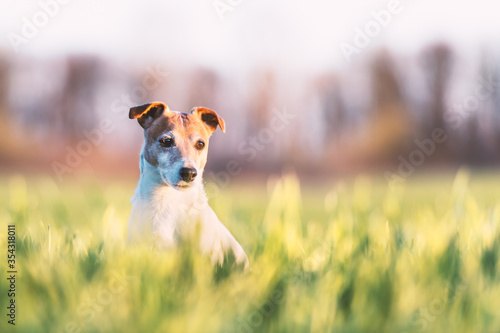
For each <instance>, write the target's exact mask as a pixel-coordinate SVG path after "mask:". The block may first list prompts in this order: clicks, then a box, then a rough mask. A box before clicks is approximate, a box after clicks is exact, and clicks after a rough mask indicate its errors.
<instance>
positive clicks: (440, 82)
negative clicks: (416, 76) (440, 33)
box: [422, 43, 453, 157]
mask: <svg viewBox="0 0 500 333" xmlns="http://www.w3.org/2000/svg"><path fill="white" fill-rule="evenodd" d="M452 60H453V54H452V50H451V48H450V47H449V46H448V45H447V44H445V43H438V44H435V45H433V46H431V47H429V48H428V49H427V50H425V51H424V53H423V58H422V64H423V67H424V73H425V78H426V79H427V87H428V92H429V96H430V97H429V101H428V103H429V104H428V105H429V107H428V110H429V114H428V115H427V117H428V119H429V120H428V122H425V124H426V125H424V128H423V131H422V135H423V136H424V137H426V138H430V137H432V131H434V129H436V128H440V129H445V128H446V126H445V120H444V114H445V111H446V94H447V92H448V90H449V83H450V76H451V69H452ZM436 151H437V152H438V154H437V155H439V156H441V157H445V156H444V155H443V154H445V153H446V152H447V149H446V145H437V147H436Z"/></svg>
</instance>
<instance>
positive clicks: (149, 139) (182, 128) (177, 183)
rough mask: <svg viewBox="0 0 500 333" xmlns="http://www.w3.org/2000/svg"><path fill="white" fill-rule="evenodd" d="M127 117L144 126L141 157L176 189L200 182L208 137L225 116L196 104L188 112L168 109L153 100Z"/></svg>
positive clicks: (134, 109)
mask: <svg viewBox="0 0 500 333" xmlns="http://www.w3.org/2000/svg"><path fill="white" fill-rule="evenodd" d="M129 118H130V119H137V120H138V121H139V124H140V125H141V126H142V128H144V140H145V145H144V151H143V153H144V158H145V159H146V161H147V162H148V163H149V164H151V165H152V166H154V167H156V168H157V169H158V171H159V173H160V176H161V178H162V179H163V181H164V182H165V183H166V184H168V185H170V186H172V187H173V188H175V189H178V190H180V189H183V188H188V187H190V186H192V185H193V184H195V183H196V182H201V175H202V173H203V169H204V168H205V164H206V162H207V149H208V139H209V138H210V135H211V134H212V133H213V132H214V131H215V130H216V129H217V126H220V128H221V130H222V131H223V132H225V124H224V120H223V119H222V118H221V117H219V116H218V115H217V113H215V112H214V111H212V110H210V109H207V108H203V107H195V108H193V109H192V110H191V112H189V113H181V112H174V111H170V110H169V109H168V107H167V106H166V105H165V104H163V103H161V102H155V103H150V104H144V105H140V106H136V107H133V108H131V109H130V112H129Z"/></svg>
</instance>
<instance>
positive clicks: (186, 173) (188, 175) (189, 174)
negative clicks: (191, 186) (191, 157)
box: [180, 168, 198, 183]
mask: <svg viewBox="0 0 500 333" xmlns="http://www.w3.org/2000/svg"><path fill="white" fill-rule="evenodd" d="M180 174H181V178H182V180H183V181H185V182H188V183H189V182H192V181H193V180H194V179H195V178H196V176H197V175H198V173H197V172H196V169H194V168H182V169H181V172H180Z"/></svg>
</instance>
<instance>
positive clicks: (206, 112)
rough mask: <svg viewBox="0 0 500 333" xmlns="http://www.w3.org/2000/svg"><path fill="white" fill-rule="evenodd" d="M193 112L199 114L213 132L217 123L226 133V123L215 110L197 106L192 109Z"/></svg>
mask: <svg viewBox="0 0 500 333" xmlns="http://www.w3.org/2000/svg"><path fill="white" fill-rule="evenodd" d="M191 113H194V114H196V115H198V116H199V117H200V118H201V120H202V121H203V122H204V123H205V124H206V125H207V127H208V128H209V129H210V131H211V133H212V132H213V131H215V130H216V129H217V125H219V126H220V129H221V130H222V132H224V133H226V123H225V122H224V119H222V118H221V117H219V115H218V114H217V113H215V111H213V110H210V109H207V108H204V107H201V106H197V107H195V108H193V109H192V110H191Z"/></svg>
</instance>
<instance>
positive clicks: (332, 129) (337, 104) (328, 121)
mask: <svg viewBox="0 0 500 333" xmlns="http://www.w3.org/2000/svg"><path fill="white" fill-rule="evenodd" d="M315 85H316V88H317V91H318V93H319V98H320V104H321V112H322V118H323V120H324V124H325V127H326V131H325V136H326V138H325V139H326V142H327V144H328V143H331V142H334V141H336V139H338V138H339V136H340V133H341V132H342V129H343V128H344V127H345V124H344V122H345V105H344V102H343V100H342V95H341V90H340V81H339V79H338V77H337V76H336V75H335V74H325V75H323V76H320V77H319V78H318V79H317V80H316V84H315Z"/></svg>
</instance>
